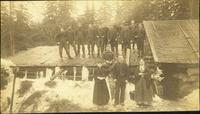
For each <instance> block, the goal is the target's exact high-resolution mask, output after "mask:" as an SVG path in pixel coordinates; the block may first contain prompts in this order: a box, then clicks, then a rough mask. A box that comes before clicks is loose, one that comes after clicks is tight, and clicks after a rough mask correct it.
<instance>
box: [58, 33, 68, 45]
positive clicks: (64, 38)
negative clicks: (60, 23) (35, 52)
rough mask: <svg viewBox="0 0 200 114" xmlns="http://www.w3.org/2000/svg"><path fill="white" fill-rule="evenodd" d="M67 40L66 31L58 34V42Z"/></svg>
mask: <svg viewBox="0 0 200 114" xmlns="http://www.w3.org/2000/svg"><path fill="white" fill-rule="evenodd" d="M66 41H67V36H66V32H60V33H58V34H57V35H56V42H60V43H64V42H66Z"/></svg>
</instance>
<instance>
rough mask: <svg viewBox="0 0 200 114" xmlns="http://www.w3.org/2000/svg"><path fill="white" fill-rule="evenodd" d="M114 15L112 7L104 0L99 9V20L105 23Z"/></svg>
mask: <svg viewBox="0 0 200 114" xmlns="http://www.w3.org/2000/svg"><path fill="white" fill-rule="evenodd" d="M111 17H112V13H111V8H110V6H109V4H108V3H107V2H106V1H105V0H104V1H103V2H102V4H101V7H100V9H99V10H98V15H97V21H98V22H100V23H101V24H103V25H107V24H108V23H110V21H111V20H110V19H111Z"/></svg>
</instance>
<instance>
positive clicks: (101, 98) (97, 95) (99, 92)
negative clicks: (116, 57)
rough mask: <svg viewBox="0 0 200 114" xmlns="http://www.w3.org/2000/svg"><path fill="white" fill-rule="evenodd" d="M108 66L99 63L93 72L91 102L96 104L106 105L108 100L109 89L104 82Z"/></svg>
mask: <svg viewBox="0 0 200 114" xmlns="http://www.w3.org/2000/svg"><path fill="white" fill-rule="evenodd" d="M108 67H109V66H108V65H102V64H99V65H98V67H97V69H96V70H95V72H94V75H95V76H94V81H95V82H94V91H93V103H94V104H96V105H98V106H103V105H107V104H108V102H109V91H108V87H107V84H106V76H107V75H106V74H107V72H108Z"/></svg>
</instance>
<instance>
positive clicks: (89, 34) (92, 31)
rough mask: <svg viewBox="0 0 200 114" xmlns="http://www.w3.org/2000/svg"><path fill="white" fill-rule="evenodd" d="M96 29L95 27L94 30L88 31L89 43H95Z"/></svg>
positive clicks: (89, 29)
mask: <svg viewBox="0 0 200 114" xmlns="http://www.w3.org/2000/svg"><path fill="white" fill-rule="evenodd" d="M95 36H96V35H95V29H94V27H92V28H88V31H87V38H88V41H89V42H94V41H95Z"/></svg>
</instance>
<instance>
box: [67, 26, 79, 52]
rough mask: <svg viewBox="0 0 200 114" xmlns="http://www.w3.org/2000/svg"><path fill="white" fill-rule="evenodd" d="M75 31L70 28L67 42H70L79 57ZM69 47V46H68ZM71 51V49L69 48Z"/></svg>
mask: <svg viewBox="0 0 200 114" xmlns="http://www.w3.org/2000/svg"><path fill="white" fill-rule="evenodd" d="M74 33H75V32H74V30H73V29H72V28H71V26H69V27H68V29H67V41H68V42H69V44H70V45H71V46H72V48H73V50H74V53H75V54H76V56H77V55H78V53H77V51H76V45H75V37H74ZM68 46H69V45H68ZM68 48H69V50H70V47H68Z"/></svg>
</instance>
